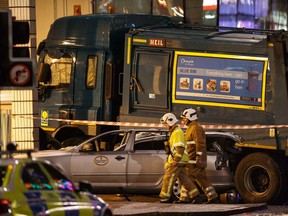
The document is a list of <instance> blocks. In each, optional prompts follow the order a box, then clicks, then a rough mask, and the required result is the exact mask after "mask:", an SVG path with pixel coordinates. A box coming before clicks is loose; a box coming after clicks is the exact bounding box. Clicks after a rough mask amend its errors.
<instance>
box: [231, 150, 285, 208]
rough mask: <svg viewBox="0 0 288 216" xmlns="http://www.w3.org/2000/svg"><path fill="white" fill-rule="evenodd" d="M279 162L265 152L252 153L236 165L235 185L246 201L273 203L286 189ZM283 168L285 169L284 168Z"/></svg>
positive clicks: (283, 174)
mask: <svg viewBox="0 0 288 216" xmlns="http://www.w3.org/2000/svg"><path fill="white" fill-rule="evenodd" d="M280 165H281V164H280V163H277V161H276V160H275V159H273V157H271V156H269V155H268V154H265V153H253V154H250V155H248V156H246V157H245V158H243V159H242V160H241V161H240V163H239V165H238V166H237V169H236V173H235V185H236V189H237V191H238V192H239V194H240V196H241V198H242V199H243V201H244V202H246V203H262V202H263V203H273V201H275V200H276V199H277V198H278V196H280V194H281V193H282V192H281V190H283V189H284V190H285V191H286V187H287V186H286V184H287V181H286V175H285V173H284V171H281V168H280ZM284 170H285V169H284Z"/></svg>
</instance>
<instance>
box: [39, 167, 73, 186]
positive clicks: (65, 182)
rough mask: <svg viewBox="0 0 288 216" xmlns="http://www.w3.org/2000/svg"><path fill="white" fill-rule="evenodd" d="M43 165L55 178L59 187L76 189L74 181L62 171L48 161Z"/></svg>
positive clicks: (55, 182)
mask: <svg viewBox="0 0 288 216" xmlns="http://www.w3.org/2000/svg"><path fill="white" fill-rule="evenodd" d="M43 166H44V167H45V169H46V170H47V171H48V172H49V174H50V176H51V177H52V178H53V181H54V184H55V186H56V188H57V189H59V190H69V191H75V188H74V185H73V183H72V181H70V180H69V179H68V178H66V177H65V176H64V175H63V174H62V173H61V172H60V171H58V170H57V169H56V168H54V167H53V166H51V165H49V164H46V163H44V164H43Z"/></svg>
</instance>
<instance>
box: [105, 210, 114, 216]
mask: <svg viewBox="0 0 288 216" xmlns="http://www.w3.org/2000/svg"><path fill="white" fill-rule="evenodd" d="M112 215H113V214H112V212H111V211H110V210H106V211H105V212H104V214H103V216H112Z"/></svg>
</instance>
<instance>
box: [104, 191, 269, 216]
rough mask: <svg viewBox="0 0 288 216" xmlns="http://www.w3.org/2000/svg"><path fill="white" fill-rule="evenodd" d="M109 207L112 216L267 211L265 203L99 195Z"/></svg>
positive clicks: (182, 215) (183, 215)
mask: <svg viewBox="0 0 288 216" xmlns="http://www.w3.org/2000/svg"><path fill="white" fill-rule="evenodd" d="M100 197H101V198H103V199H104V200H105V201H106V202H107V203H108V204H109V205H110V207H111V209H112V212H113V215H114V216H126V215H127V216H133V215H137V216H170V215H171V216H172V215H173V216H178V215H181V216H199V215H201V216H202V215H204V216H208V215H209V216H211V215H213V216H214V215H215V216H217V215H221V216H222V215H241V214H245V215H248V214H250V213H251V212H253V211H260V210H265V209H267V204H266V203H255V204H173V203H159V197H158V196H156V197H155V196H129V197H124V196H111V195H100Z"/></svg>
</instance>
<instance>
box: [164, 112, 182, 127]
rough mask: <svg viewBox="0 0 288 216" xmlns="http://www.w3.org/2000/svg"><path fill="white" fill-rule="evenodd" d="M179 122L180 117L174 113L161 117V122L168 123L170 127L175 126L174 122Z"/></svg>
mask: <svg viewBox="0 0 288 216" xmlns="http://www.w3.org/2000/svg"><path fill="white" fill-rule="evenodd" d="M177 122H178V119H177V118H176V116H175V115H174V114H173V113H166V114H165V115H163V116H162V117H161V119H160V123H161V124H164V123H166V124H168V125H169V126H170V127H171V126H173V125H174V124H176V123H177Z"/></svg>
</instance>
